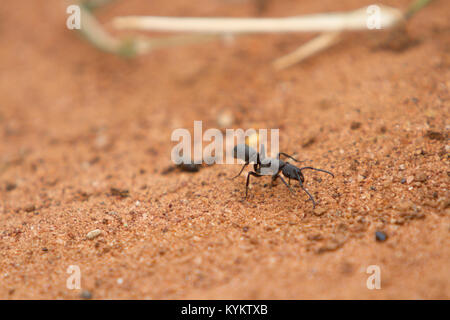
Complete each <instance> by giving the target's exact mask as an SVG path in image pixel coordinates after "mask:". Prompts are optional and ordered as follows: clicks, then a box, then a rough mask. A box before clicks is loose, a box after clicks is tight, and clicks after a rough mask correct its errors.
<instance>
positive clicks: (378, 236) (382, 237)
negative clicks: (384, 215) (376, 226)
mask: <svg viewBox="0 0 450 320" xmlns="http://www.w3.org/2000/svg"><path fill="white" fill-rule="evenodd" d="M375 239H376V240H377V241H378V242H384V241H386V239H387V235H386V233H384V232H383V231H377V232H375Z"/></svg>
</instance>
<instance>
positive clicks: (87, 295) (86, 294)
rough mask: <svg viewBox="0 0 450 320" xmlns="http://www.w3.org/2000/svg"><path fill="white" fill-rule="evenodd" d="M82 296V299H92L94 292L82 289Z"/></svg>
mask: <svg viewBox="0 0 450 320" xmlns="http://www.w3.org/2000/svg"><path fill="white" fill-rule="evenodd" d="M80 297H81V298H82V299H87V300H89V299H92V293H91V292H90V291H88V290H83V291H81V294H80Z"/></svg>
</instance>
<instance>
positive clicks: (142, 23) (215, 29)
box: [112, 5, 403, 34]
mask: <svg viewBox="0 0 450 320" xmlns="http://www.w3.org/2000/svg"><path fill="white" fill-rule="evenodd" d="M379 7H380V9H381V14H380V18H381V25H382V26H383V28H391V27H392V26H394V25H396V24H398V23H399V22H400V21H402V20H403V13H402V12H401V11H400V10H398V9H395V8H392V7H387V6H381V5H380V6H379ZM112 23H113V25H114V27H115V28H117V29H134V30H147V31H161V32H187V33H210V34H211V33H212V34H223V33H281V32H327V31H344V30H367V7H364V8H361V9H358V10H355V11H350V12H333V13H321V14H311V15H304V16H297V17H287V18H177V17H156V16H142V17H139V16H128V17H116V18H114V19H113V21H112Z"/></svg>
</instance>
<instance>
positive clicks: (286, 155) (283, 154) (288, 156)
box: [277, 152, 306, 162]
mask: <svg viewBox="0 0 450 320" xmlns="http://www.w3.org/2000/svg"><path fill="white" fill-rule="evenodd" d="M280 156H285V157H287V158H289V159H292V160H294V161H295V162H305V161H306V160H303V161H299V160H297V159H295V158H293V157H292V156H290V155H288V154H287V153H284V152H279V153H278V155H277V159H280Z"/></svg>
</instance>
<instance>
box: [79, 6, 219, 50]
mask: <svg viewBox="0 0 450 320" xmlns="http://www.w3.org/2000/svg"><path fill="white" fill-rule="evenodd" d="M111 1H114V0H90V1H82V2H80V4H79V6H80V14H81V19H80V21H81V28H80V30H78V31H79V33H80V34H81V35H82V36H83V37H84V38H85V39H86V40H87V41H89V42H90V43H91V44H92V45H94V46H95V47H96V48H98V49H100V50H102V51H105V52H109V53H114V54H117V55H120V56H123V57H132V56H135V55H138V54H144V53H147V52H149V51H151V50H155V49H159V48H165V47H171V46H177V45H186V44H192V43H198V42H203V41H208V40H210V39H211V38H212V37H211V36H207V35H182V36H171V37H160V38H148V37H144V36H133V37H128V38H123V39H122V38H116V37H114V36H112V35H111V34H109V33H108V32H107V31H106V30H105V29H104V27H103V25H102V24H101V23H100V22H98V20H97V19H96V18H95V16H94V15H93V13H92V10H93V9H95V8H98V7H99V6H100V5H104V4H106V3H107V2H111Z"/></svg>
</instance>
